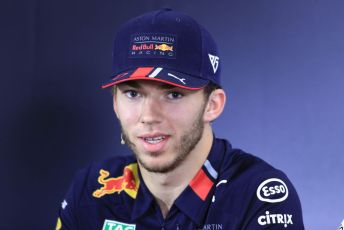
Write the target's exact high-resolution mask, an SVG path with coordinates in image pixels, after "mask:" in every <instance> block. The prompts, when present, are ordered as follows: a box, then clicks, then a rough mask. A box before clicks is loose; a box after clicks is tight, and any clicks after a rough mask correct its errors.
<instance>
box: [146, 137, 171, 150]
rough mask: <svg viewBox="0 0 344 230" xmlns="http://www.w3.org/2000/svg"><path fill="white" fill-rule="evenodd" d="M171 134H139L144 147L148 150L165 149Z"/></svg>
mask: <svg viewBox="0 0 344 230" xmlns="http://www.w3.org/2000/svg"><path fill="white" fill-rule="evenodd" d="M169 137H170V135H167V134H164V133H152V134H145V135H141V136H139V139H140V140H141V143H142V146H143V148H144V149H145V150H146V151H148V152H158V151H161V150H162V149H163V147H164V146H165V144H166V143H167V141H168V139H169Z"/></svg>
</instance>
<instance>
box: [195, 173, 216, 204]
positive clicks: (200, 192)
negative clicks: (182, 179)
mask: <svg viewBox="0 0 344 230" xmlns="http://www.w3.org/2000/svg"><path fill="white" fill-rule="evenodd" d="M213 184H214V183H213V182H212V181H211V180H210V179H209V178H208V176H207V174H205V172H204V171H203V169H200V170H199V171H198V173H197V174H196V176H195V177H194V178H193V179H192V180H191V182H190V184H189V185H190V187H191V188H192V190H193V191H194V192H195V193H196V194H197V196H198V197H199V198H201V200H203V201H205V199H206V198H207V196H208V193H209V192H210V190H211V188H212V187H213Z"/></svg>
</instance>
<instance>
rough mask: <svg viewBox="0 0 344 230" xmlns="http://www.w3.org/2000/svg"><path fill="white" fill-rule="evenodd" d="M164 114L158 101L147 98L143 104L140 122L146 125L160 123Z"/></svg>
mask: <svg viewBox="0 0 344 230" xmlns="http://www.w3.org/2000/svg"><path fill="white" fill-rule="evenodd" d="M162 112H163V111H162V107H161V105H160V102H159V101H158V100H157V99H154V98H146V99H145V100H144V102H143V104H142V108H141V116H140V122H141V123H145V124H154V123H160V122H161V120H162Z"/></svg>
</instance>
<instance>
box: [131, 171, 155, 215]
mask: <svg viewBox="0 0 344 230" xmlns="http://www.w3.org/2000/svg"><path fill="white" fill-rule="evenodd" d="M138 171H139V178H140V187H139V190H138V192H137V196H136V199H135V202H134V207H133V211H132V213H131V220H132V221H135V220H136V219H138V218H139V217H141V216H142V215H143V214H145V213H146V212H147V211H148V210H149V208H150V207H151V206H152V204H153V201H154V197H153V195H152V194H151V192H150V191H149V189H148V188H147V186H146V185H145V183H144V181H143V179H142V176H141V173H140V170H138Z"/></svg>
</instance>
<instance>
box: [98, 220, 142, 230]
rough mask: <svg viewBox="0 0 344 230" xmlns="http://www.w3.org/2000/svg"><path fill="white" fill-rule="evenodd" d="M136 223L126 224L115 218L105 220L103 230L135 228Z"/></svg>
mask: <svg viewBox="0 0 344 230" xmlns="http://www.w3.org/2000/svg"><path fill="white" fill-rule="evenodd" d="M135 229H136V225H135V224H126V223H122V222H119V221H114V220H105V221H104V225H103V228H102V230H135Z"/></svg>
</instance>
